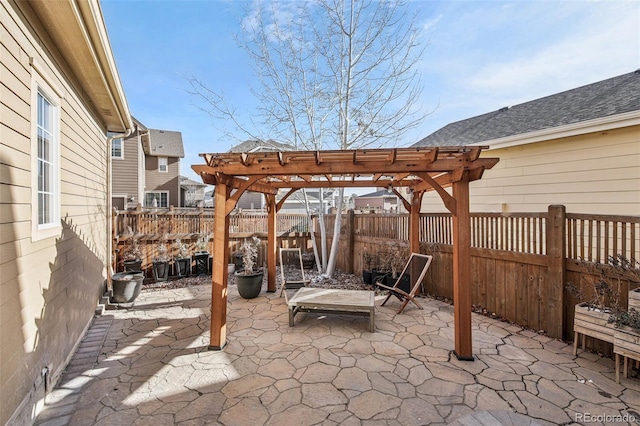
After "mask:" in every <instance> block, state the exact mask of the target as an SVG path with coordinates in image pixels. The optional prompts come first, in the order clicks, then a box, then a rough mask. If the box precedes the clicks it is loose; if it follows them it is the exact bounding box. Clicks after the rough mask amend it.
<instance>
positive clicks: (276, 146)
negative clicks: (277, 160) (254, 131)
mask: <svg viewBox="0 0 640 426" xmlns="http://www.w3.org/2000/svg"><path fill="white" fill-rule="evenodd" d="M293 150H294V147H293V146H291V145H289V144H286V143H280V142H276V141H274V140H272V139H269V140H266V141H260V140H248V141H244V142H240V143H239V144H238V145H236V146H233V147H231V149H230V150H229V152H256V151H258V152H262V151H293Z"/></svg>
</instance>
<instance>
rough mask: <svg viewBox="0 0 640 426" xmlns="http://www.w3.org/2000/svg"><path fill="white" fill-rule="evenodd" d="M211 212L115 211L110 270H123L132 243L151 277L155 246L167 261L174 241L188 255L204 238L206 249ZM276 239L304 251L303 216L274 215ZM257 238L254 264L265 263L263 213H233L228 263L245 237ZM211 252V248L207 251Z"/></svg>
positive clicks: (172, 253)
mask: <svg viewBox="0 0 640 426" xmlns="http://www.w3.org/2000/svg"><path fill="white" fill-rule="evenodd" d="M213 219H214V214H213V210H212V209H204V208H195V209H194V208H174V207H170V208H168V209H147V210H143V209H141V208H139V209H137V210H123V211H117V212H115V213H114V215H113V231H114V249H115V250H114V254H113V264H112V267H113V268H114V271H121V270H123V259H124V256H125V254H126V252H127V250H130V249H131V246H132V243H133V240H136V242H137V244H138V246H139V248H140V251H141V253H142V268H143V270H144V272H145V273H146V274H147V276H148V277H151V276H152V274H151V265H152V262H153V259H154V258H155V257H156V256H157V255H158V253H159V246H160V245H164V246H165V247H166V248H167V249H168V253H169V256H170V257H171V258H173V257H175V256H176V255H177V248H176V247H174V242H175V241H176V240H177V239H180V240H181V242H182V243H184V244H186V245H187V247H188V251H189V253H190V254H193V253H195V251H196V241H197V240H198V238H200V237H202V236H208V237H209V242H208V245H209V246H210V244H211V241H212V238H213V229H214V228H213ZM276 229H277V238H278V246H279V247H301V248H302V249H303V250H307V249H308V248H310V247H308V244H309V243H310V239H309V235H308V233H307V232H308V229H309V221H308V218H307V216H306V215H304V214H282V215H278V217H277V223H276ZM254 235H255V236H257V237H258V238H260V239H261V240H263V241H262V244H261V246H260V249H259V253H258V264H259V265H262V264H264V263H265V262H266V238H267V213H250V214H242V213H239V214H236V215H232V216H230V228H229V255H230V257H229V259H228V262H229V263H233V260H234V259H233V256H232V255H233V252H235V251H237V250H238V248H239V247H240V245H241V244H242V243H243V242H244V240H245V239H246V238H249V237H251V236H254ZM209 251H210V252H211V249H209Z"/></svg>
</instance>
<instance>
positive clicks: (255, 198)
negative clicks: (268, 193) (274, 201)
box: [236, 191, 264, 210]
mask: <svg viewBox="0 0 640 426" xmlns="http://www.w3.org/2000/svg"><path fill="white" fill-rule="evenodd" d="M263 200H264V196H263V195H262V194H261V193H259V192H250V191H247V192H245V193H244V194H242V196H241V197H240V199H239V200H238V204H237V205H236V207H237V208H239V209H243V210H260V209H262V202H263Z"/></svg>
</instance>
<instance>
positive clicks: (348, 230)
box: [344, 209, 355, 274]
mask: <svg viewBox="0 0 640 426" xmlns="http://www.w3.org/2000/svg"><path fill="white" fill-rule="evenodd" d="M354 222H355V216H354V214H353V210H351V209H350V210H347V223H346V224H345V228H344V232H345V234H346V235H345V237H346V238H345V241H346V243H347V262H346V263H347V265H346V270H345V272H346V273H347V274H353V259H354V254H353V251H354V249H355V247H354V243H353V239H354V236H353V231H354V228H355V227H354Z"/></svg>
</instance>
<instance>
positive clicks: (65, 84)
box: [0, 0, 134, 425]
mask: <svg viewBox="0 0 640 426" xmlns="http://www.w3.org/2000/svg"><path fill="white" fill-rule="evenodd" d="M0 27H2V31H1V32H0V49H1V50H2V52H1V55H0V63H1V64H2V79H1V81H0V93H1V96H0V123H1V129H2V130H1V132H2V133H1V135H2V136H1V137H0V169H1V170H2V180H1V181H0V193H2V198H1V201H0V216H1V218H2V220H1V222H0V228H1V232H0V247H1V248H0V251H1V252H2V255H1V256H0V271H1V272H0V294H1V295H2V296H1V297H0V341H1V342H2V343H1V344H0V378H1V380H0V395H1V398H2V402H1V403H0V424H2V425H6V424H9V425H30V424H33V419H34V417H35V416H37V414H38V412H39V410H40V409H41V408H42V405H43V403H44V400H45V398H44V397H45V391H46V390H51V389H53V387H54V386H55V384H56V382H57V381H58V380H59V378H60V376H61V374H62V372H63V370H64V368H65V366H66V365H67V363H68V361H69V360H70V359H71V357H72V356H73V354H74V352H75V350H76V348H77V346H78V344H79V343H80V341H81V339H82V337H83V336H84V334H85V332H86V330H87V328H88V327H89V325H90V323H91V321H92V319H93V317H94V313H95V310H96V306H97V305H98V302H99V300H100V298H101V296H102V295H103V294H104V291H105V289H106V287H105V285H106V281H107V276H108V270H107V266H106V265H109V264H110V257H111V233H110V226H111V209H110V204H111V203H110V200H111V197H110V193H109V188H110V186H109V163H110V160H111V158H110V154H111V153H110V146H109V143H108V141H107V133H108V132H116V133H121V132H128V131H130V130H132V129H133V126H134V125H133V122H132V120H131V117H130V113H129V108H128V106H127V101H126V98H125V96H124V92H123V89H122V84H121V82H120V78H119V76H118V72H117V69H116V65H115V60H114V57H113V54H112V52H111V47H110V45H109V40H108V37H107V32H106V28H105V24H104V20H103V17H102V12H101V10H100V5H99V3H98V1H97V0H83V1H75V0H67V1H55V2H54V1H32V2H27V1H16V2H13V1H2V2H0Z"/></svg>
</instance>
